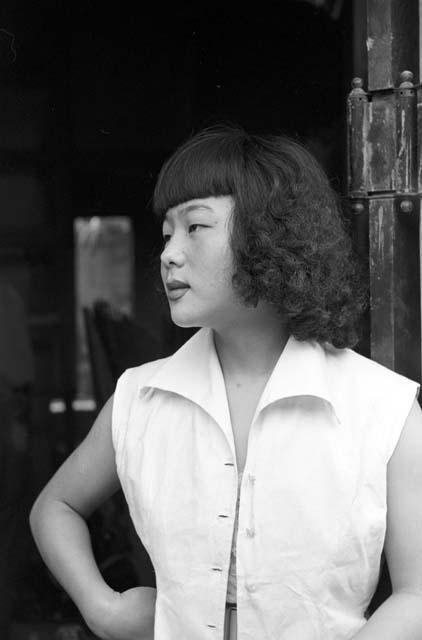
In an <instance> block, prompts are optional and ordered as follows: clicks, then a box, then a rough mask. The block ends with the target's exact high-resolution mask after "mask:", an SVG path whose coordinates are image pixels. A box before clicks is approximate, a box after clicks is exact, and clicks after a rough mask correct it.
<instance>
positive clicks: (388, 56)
mask: <svg viewBox="0 0 422 640" xmlns="http://www.w3.org/2000/svg"><path fill="white" fill-rule="evenodd" d="M419 5H421V6H422V0H419V1H418V0H409V1H408V2H402V1H401V0H367V3H366V7H367V45H368V88H367V89H366V87H364V86H363V84H362V82H359V81H357V80H356V79H354V81H353V85H352V86H353V89H352V91H351V93H350V95H349V98H348V136H349V140H348V152H349V165H348V166H349V175H348V178H349V180H348V184H349V196H350V198H351V206H352V211H353V212H354V214H355V216H354V219H355V224H354V237H355V244H356V247H357V249H358V252H359V254H360V255H361V256H363V254H364V252H365V250H366V251H367V258H368V262H369V285H370V325H371V356H372V357H373V358H374V359H375V360H377V361H378V362H380V363H382V364H384V365H386V366H389V367H390V368H392V369H394V370H396V371H399V372H400V373H403V374H404V375H407V376H409V377H411V378H414V379H416V380H421V360H422V348H421V328H420V327H421V294H420V288H421V266H420V263H421V261H420V237H421V240H422V228H421V230H419V220H420V196H421V195H422V89H421V87H419V86H415V85H417V84H418V82H419V77H420V75H419V67H420V65H419V51H420V48H419ZM409 69H411V70H412V71H413V72H414V75H413V74H412V73H410V71H409ZM357 90H359V91H357ZM358 93H360V102H358V97H359V96H358ZM366 229H367V243H366V247H365V238H364V234H365V232H366Z"/></svg>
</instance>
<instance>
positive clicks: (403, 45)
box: [366, 0, 419, 91]
mask: <svg viewBox="0 0 422 640" xmlns="http://www.w3.org/2000/svg"><path fill="white" fill-rule="evenodd" d="M418 9H419V7H418V0H367V40H366V42H367V50H368V89H369V91H374V90H378V89H388V88H392V87H396V86H397V84H398V82H397V81H398V77H399V74H400V72H401V71H403V69H412V70H414V72H415V74H416V75H415V81H416V82H419V10H418Z"/></svg>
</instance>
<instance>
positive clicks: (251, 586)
mask: <svg viewBox="0 0 422 640" xmlns="http://www.w3.org/2000/svg"><path fill="white" fill-rule="evenodd" d="M245 589H246V591H247V592H248V593H255V591H256V584H252V583H251V582H249V583H247V584H245Z"/></svg>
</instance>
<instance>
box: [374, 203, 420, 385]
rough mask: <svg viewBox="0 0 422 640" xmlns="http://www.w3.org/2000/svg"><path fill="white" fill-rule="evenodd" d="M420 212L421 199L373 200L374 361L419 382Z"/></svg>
mask: <svg viewBox="0 0 422 640" xmlns="http://www.w3.org/2000/svg"><path fill="white" fill-rule="evenodd" d="M418 208H419V198H418V197H416V198H412V199H406V200H401V199H398V198H396V197H374V198H371V199H370V200H369V245H370V257H369V270H370V300H371V356H372V357H373V358H374V360H376V361H377V362H380V363H381V364H384V365H386V366H388V367H390V368H391V369H394V370H395V371H398V372H400V373H403V374H405V375H407V376H410V377H411V378H414V379H416V380H419V379H420V347H419V345H420V341H421V335H420V275H419V234H418V216H417V214H418ZM415 209H416V211H415Z"/></svg>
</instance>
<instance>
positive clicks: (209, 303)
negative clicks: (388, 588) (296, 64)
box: [31, 128, 422, 640]
mask: <svg viewBox="0 0 422 640" xmlns="http://www.w3.org/2000/svg"><path fill="white" fill-rule="evenodd" d="M154 208H155V212H156V213H157V215H158V216H159V217H160V219H161V220H162V229H163V238H164V247H163V251H162V255H161V275H162V280H163V284H164V289H165V292H166V294H167V298H168V301H169V305H170V312H171V317H172V319H173V321H174V322H175V323H176V324H177V325H179V326H181V327H200V328H201V329H200V331H198V332H197V333H196V334H195V335H194V336H193V337H192V338H191V339H190V340H189V341H188V342H187V343H186V344H185V345H184V346H183V347H182V348H181V349H180V350H179V351H177V352H176V353H175V354H174V355H173V356H172V357H170V358H166V359H163V360H158V361H154V362H151V363H147V364H145V365H142V366H141V367H137V368H134V369H130V370H128V371H126V372H125V373H124V374H123V376H122V377H121V378H120V379H119V382H118V384H117V387H116V391H115V394H114V397H113V398H110V400H109V401H108V402H107V404H106V405H105V407H104V408H103V409H102V411H101V413H100V415H99V417H98V418H97V420H96V422H95V424H94V426H93V427H92V430H91V432H90V433H89V435H88V436H87V438H86V439H85V441H84V442H83V443H82V444H81V445H80V446H79V448H78V449H77V450H76V451H75V452H74V453H73V454H72V455H71V456H70V458H69V459H68V460H67V461H66V462H65V463H64V465H63V466H62V467H61V469H59V471H58V472H57V473H56V475H55V476H54V477H53V479H52V480H51V481H50V483H49V484H48V485H47V487H46V488H45V489H44V491H43V492H42V493H41V495H40V497H39V498H38V500H37V502H36V504H35V505H34V508H33V511H32V516H31V524H32V530H33V533H34V536H35V539H36V541H37V544H38V546H39V548H40V551H41V553H42V555H43V556H44V558H45V561H46V563H47V564H48V566H49V567H50V569H51V570H52V572H53V573H54V574H55V575H56V576H57V578H58V580H60V582H61V584H62V585H63V587H64V588H65V589H66V590H67V591H68V593H69V594H70V596H71V597H72V598H73V599H74V601H75V602H76V604H77V606H78V607H79V608H80V610H81V612H82V614H83V616H84V617H85V619H86V621H87V623H88V624H89V625H90V627H91V628H92V629H93V630H94V631H95V633H96V634H97V635H98V636H99V637H100V638H112V639H113V640H129V639H132V638H133V639H135V638H136V639H140V638H152V637H153V633H154V638H155V640H170V639H171V640H174V639H179V638H180V639H184V640H200V639H203V638H210V639H212V638H216V639H218V640H222V639H223V638H228V637H230V638H238V639H239V640H252V639H253V640H267V639H268V640H270V639H271V640H272V639H274V640H275V639H277V640H278V639H281V638H282V639H283V640H317V639H322V638H323V639H324V640H349V639H351V638H353V639H354V640H376V639H378V638H379V639H381V638H382V640H395V639H397V640H398V639H399V638H400V640H411V639H416V638H420V637H421V636H422V606H421V603H422V541H421V538H420V535H419V531H420V530H421V528H422V499H421V498H422V465H421V464H420V461H421V459H422V430H421V425H422V421H421V415H420V410H419V407H418V404H417V402H416V401H415V396H416V393H417V389H418V387H417V384H416V383H414V382H412V381H410V380H408V379H406V378H404V377H402V376H399V375H397V374H395V373H393V372H391V371H389V370H388V369H386V368H384V367H381V366H380V365H377V364H376V363H373V362H371V361H370V360H368V359H366V358H364V357H362V356H359V355H357V354H356V353H354V352H353V351H351V350H350V348H349V347H351V346H353V345H354V344H355V343H356V340H357V336H356V323H357V321H358V318H359V314H360V312H361V310H362V306H363V305H362V296H361V295H360V294H359V287H358V281H357V277H356V275H355V274H356V271H355V267H354V263H353V260H352V257H351V251H350V244H349V240H348V237H347V234H346V233H345V230H344V228H343V223H342V220H341V216H340V214H339V211H338V207H337V204H336V199H335V196H334V195H333V192H332V190H331V188H330V186H329V184H328V181H327V179H326V177H325V176H324V174H323V172H322V170H321V168H320V167H319V166H318V164H317V163H316V161H315V160H314V159H313V158H312V157H311V156H310V155H309V154H308V152H307V151H305V150H304V149H303V148H302V147H300V146H299V145H297V144H296V143H294V142H292V141H290V140H288V139H285V138H283V137H277V136H252V135H248V134H247V133H245V132H244V131H242V130H239V129H224V128H221V129H218V128H217V129H212V130H208V131H205V132H202V133H200V134H198V135H197V136H194V137H193V138H192V139H190V140H188V141H187V142H186V143H185V144H184V145H183V146H182V147H180V148H179V149H178V150H177V151H176V152H175V154H174V155H173V156H172V157H171V158H170V159H169V160H168V162H167V163H166V164H165V165H164V167H163V169H162V171H161V173H160V176H159V178H158V182H157V185H156V189H155V196H154ZM119 484H120V485H121V486H122V488H123V491H124V493H125V496H126V499H127V501H128V505H129V508H130V513H131V517H132V519H133V522H134V525H135V527H136V529H137V531H138V533H139V536H140V537H141V538H142V541H143V543H144V545H145V546H146V548H147V549H148V551H149V553H150V556H151V559H152V562H153V565H154V568H155V572H156V579H157V592H156V593H155V590H153V589H149V588H142V587H137V588H134V589H130V590H129V591H126V592H124V593H121V594H120V593H116V592H114V591H112V590H111V589H110V588H109V587H108V586H107V585H106V584H105V582H104V580H103V579H102V577H101V575H100V574H99V571H98V568H97V566H96V564H95V562H94V559H93V556H92V552H91V547H90V542H89V536H88V532H87V528H86V525H85V519H86V517H87V516H88V515H89V514H90V513H91V512H92V511H93V510H94V509H95V508H96V507H97V506H98V505H99V504H101V502H102V501H103V500H105V499H106V498H107V497H108V496H110V495H111V494H112V493H113V492H114V491H115V490H116V489H117V487H118V486H119ZM387 502H388V509H387ZM384 542H385V551H386V555H387V559H388V564H389V568H390V573H391V578H392V583H393V594H392V595H391V597H390V598H388V599H387V600H386V602H385V603H384V604H382V606H381V607H380V608H379V609H378V610H377V611H376V612H375V614H374V615H373V616H372V617H371V618H370V619H369V620H368V621H367V620H366V618H365V611H366V608H367V606H368V604H369V602H370V600H371V597H372V594H373V592H374V589H375V587H376V584H377V579H378V573H379V565H380V557H381V552H382V550H383V548H384ZM153 628H154V632H153Z"/></svg>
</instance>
